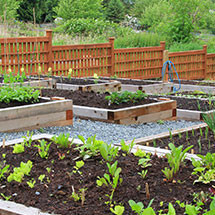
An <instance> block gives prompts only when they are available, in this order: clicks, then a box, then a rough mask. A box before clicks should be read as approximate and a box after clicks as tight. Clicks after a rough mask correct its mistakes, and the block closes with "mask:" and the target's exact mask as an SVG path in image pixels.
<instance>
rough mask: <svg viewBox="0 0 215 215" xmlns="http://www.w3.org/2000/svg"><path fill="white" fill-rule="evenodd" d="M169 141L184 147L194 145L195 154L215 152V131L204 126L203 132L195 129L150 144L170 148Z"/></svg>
mask: <svg viewBox="0 0 215 215" xmlns="http://www.w3.org/2000/svg"><path fill="white" fill-rule="evenodd" d="M207 132H208V133H207ZM201 134H202V136H201ZM169 143H174V145H175V146H177V147H178V146H180V145H183V148H184V149H185V148H186V147H188V146H190V145H193V148H192V149H193V150H194V153H195V154H203V155H206V154H207V152H210V153H215V136H214V133H213V132H212V131H211V130H208V131H206V129H205V128H202V129H201V132H200V130H193V131H188V132H183V133H182V134H179V135H175V136H173V137H172V138H170V137H165V138H160V139H156V140H154V142H150V143H149V146H153V147H159V148H166V149H169V148H168V144H169Z"/></svg>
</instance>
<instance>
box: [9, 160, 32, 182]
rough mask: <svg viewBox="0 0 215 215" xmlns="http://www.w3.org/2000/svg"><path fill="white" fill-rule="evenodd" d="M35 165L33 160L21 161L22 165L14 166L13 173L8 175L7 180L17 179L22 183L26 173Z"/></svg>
mask: <svg viewBox="0 0 215 215" xmlns="http://www.w3.org/2000/svg"><path fill="white" fill-rule="evenodd" d="M32 166H33V163H32V161H30V160H29V161H27V163H24V162H21V163H20V167H14V169H13V173H11V174H10V175H9V176H8V177H7V181H8V182H11V181H16V182H19V183H21V182H22V180H23V178H24V176H25V175H29V173H30V171H31V168H32Z"/></svg>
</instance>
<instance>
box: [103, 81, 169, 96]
mask: <svg viewBox="0 0 215 215" xmlns="http://www.w3.org/2000/svg"><path fill="white" fill-rule="evenodd" d="M105 79H108V78H105ZM111 80H113V79H111ZM115 80H117V81H119V82H121V90H122V91H126V90H127V91H130V92H136V91H137V90H141V91H143V92H145V93H168V92H171V91H172V84H171V83H164V82H162V81H152V80H135V79H126V78H119V79H115Z"/></svg>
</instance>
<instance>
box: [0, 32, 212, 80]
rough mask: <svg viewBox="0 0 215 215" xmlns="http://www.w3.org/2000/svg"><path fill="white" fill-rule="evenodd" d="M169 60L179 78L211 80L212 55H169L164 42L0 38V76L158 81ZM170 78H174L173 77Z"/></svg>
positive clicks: (186, 53)
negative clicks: (127, 44)
mask: <svg viewBox="0 0 215 215" xmlns="http://www.w3.org/2000/svg"><path fill="white" fill-rule="evenodd" d="M166 60H171V61H172V62H173V63H174V64H175V66H176V69H177V72H178V74H179V77H180V78H181V79H188V80H189V79H205V78H213V79H214V78H215V54H207V46H203V49H202V50H196V51H186V52H172V53H170V52H169V53H168V51H167V50H165V42H160V46H157V47H143V48H124V49H114V38H109V42H108V43H100V44H86V45H65V46H53V45H52V31H51V30H47V31H46V36H44V37H23V38H1V39H0V73H1V71H2V72H7V71H9V70H11V71H13V72H14V73H15V74H17V73H21V71H22V70H23V69H24V71H25V73H27V74H28V75H34V74H38V71H39V68H40V69H41V73H42V74H47V73H48V69H49V68H51V71H52V74H56V75H68V72H69V70H70V71H72V74H71V75H72V76H75V77H87V76H93V74H94V73H97V74H98V75H99V76H114V75H115V76H117V77H122V78H136V79H151V78H161V70H162V65H163V63H164V62H165V61H166ZM22 68H23V69H22ZM174 77H175V78H176V76H175V74H174Z"/></svg>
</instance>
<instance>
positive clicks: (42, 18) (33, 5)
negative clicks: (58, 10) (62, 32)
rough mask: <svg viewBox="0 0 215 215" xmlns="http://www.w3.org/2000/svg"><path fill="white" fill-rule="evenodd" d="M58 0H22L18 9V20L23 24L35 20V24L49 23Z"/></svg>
mask: <svg viewBox="0 0 215 215" xmlns="http://www.w3.org/2000/svg"><path fill="white" fill-rule="evenodd" d="M58 1H59V0H46V1H44V0H22V2H21V4H20V7H19V8H18V10H17V12H18V18H19V19H20V20H23V21H25V22H28V21H30V22H33V21H34V16H33V11H35V18H36V22H37V23H43V22H51V21H53V18H54V16H55V15H56V14H55V12H54V11H53V9H54V7H56V6H57V4H58Z"/></svg>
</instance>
